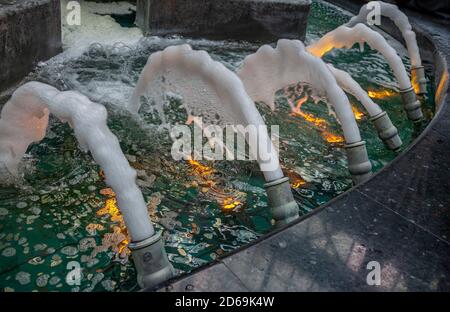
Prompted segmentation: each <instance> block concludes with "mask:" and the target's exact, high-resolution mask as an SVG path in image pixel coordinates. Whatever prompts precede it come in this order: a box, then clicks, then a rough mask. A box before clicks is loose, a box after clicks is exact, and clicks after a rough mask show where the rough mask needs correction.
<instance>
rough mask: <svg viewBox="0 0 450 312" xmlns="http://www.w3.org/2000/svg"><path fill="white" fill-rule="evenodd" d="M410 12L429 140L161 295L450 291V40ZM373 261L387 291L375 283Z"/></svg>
mask: <svg viewBox="0 0 450 312" xmlns="http://www.w3.org/2000/svg"><path fill="white" fill-rule="evenodd" d="M339 2H340V3H341V4H344V5H345V7H346V8H349V6H347V4H348V5H350V4H351V1H342V0H339ZM350 8H351V7H350ZM354 8H357V9H359V6H354ZM406 13H407V14H408V16H409V18H410V20H411V22H412V23H413V26H414V28H415V30H416V32H417V34H418V38H419V45H420V47H421V48H422V49H423V50H422V51H421V53H422V55H426V56H429V58H428V59H427V58H425V61H426V62H427V69H428V70H431V71H433V72H434V76H435V81H434V87H435V89H436V96H435V99H436V107H437V110H436V115H435V117H434V119H433V120H432V121H431V123H430V124H429V125H428V127H427V128H426V129H425V130H424V131H423V133H422V134H421V135H420V136H419V137H418V138H417V139H416V140H415V141H414V142H413V143H412V144H411V145H410V146H409V148H408V149H407V150H405V151H404V152H403V153H402V154H401V155H399V156H398V157H397V158H396V159H395V160H394V161H392V162H391V163H390V164H388V165H387V166H386V167H385V168H383V169H382V170H381V171H379V172H378V173H377V174H376V175H374V177H373V178H371V179H370V180H369V181H367V182H366V183H363V184H361V185H358V186H357V187H354V188H352V189H351V190H349V191H347V192H346V193H344V194H342V195H341V196H339V197H337V198H335V199H333V200H332V201H331V202H329V203H327V204H326V205H324V206H322V207H319V208H317V209H316V210H315V211H313V212H312V213H311V214H309V215H306V216H305V217H303V218H302V219H300V220H299V221H297V222H294V223H292V224H289V225H287V226H286V227H284V228H282V229H279V230H276V231H274V232H272V233H270V234H268V235H266V236H264V237H262V238H261V239H259V240H257V241H255V242H253V243H252V244H250V245H248V246H244V247H242V248H240V249H238V250H236V251H235V252H233V253H231V254H229V255H227V256H225V257H223V258H221V259H219V260H218V261H216V262H215V263H213V264H211V265H209V266H206V267H203V268H200V269H198V270H196V271H194V272H192V273H191V274H187V275H184V276H181V277H179V278H177V279H174V280H172V281H169V282H168V283H167V284H165V285H163V286H162V287H160V288H159V289H158V291H216V292H226V291H233V290H236V289H238V290H240V291H242V289H243V288H244V289H245V290H247V291H449V290H450V261H449V260H450V197H449V196H448V190H449V188H450V178H449V177H450V158H449V157H448V155H449V154H450V135H449V134H450V97H449V96H448V93H449V92H448V66H447V64H449V62H450V34H449V32H448V25H446V23H445V22H444V23H443V22H442V20H433V19H431V18H428V17H424V16H423V15H419V14H417V13H413V12H409V11H406ZM385 30H387V31H388V32H389V27H387V28H386V29H385ZM371 261H377V262H378V263H379V264H380V266H381V285H379V286H369V285H368V284H367V275H368V273H369V272H370V270H367V264H368V263H369V262H371ZM218 280H220V281H223V280H227V284H222V283H217V281H218Z"/></svg>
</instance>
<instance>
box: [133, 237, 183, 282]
mask: <svg viewBox="0 0 450 312" xmlns="http://www.w3.org/2000/svg"><path fill="white" fill-rule="evenodd" d="M128 248H130V250H131V255H132V256H133V261H134V265H135V266H136V270H137V273H138V277H137V280H138V284H139V286H140V287H141V288H152V287H155V286H157V285H158V284H160V283H162V282H164V281H166V280H168V279H170V278H171V277H173V276H174V275H175V272H174V270H173V267H172V265H171V264H170V262H169V259H168V258H167V254H166V250H165V249H164V242H163V240H162V237H161V232H158V233H155V234H154V235H153V236H152V237H149V238H147V239H146V240H143V241H140V242H137V243H130V244H129V245H128Z"/></svg>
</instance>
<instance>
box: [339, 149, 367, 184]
mask: <svg viewBox="0 0 450 312" xmlns="http://www.w3.org/2000/svg"><path fill="white" fill-rule="evenodd" d="M344 147H345V150H346V152H347V162H348V170H349V171H350V173H351V175H352V179H353V183H354V184H359V183H361V182H364V181H366V180H368V179H369V178H370V177H371V176H372V164H371V163H370V160H369V156H367V150H366V142H365V141H359V142H356V143H351V144H346V145H345V146H344Z"/></svg>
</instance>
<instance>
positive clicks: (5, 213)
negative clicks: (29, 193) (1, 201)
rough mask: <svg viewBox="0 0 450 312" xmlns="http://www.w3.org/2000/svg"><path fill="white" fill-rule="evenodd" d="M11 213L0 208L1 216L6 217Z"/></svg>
mask: <svg viewBox="0 0 450 312" xmlns="http://www.w3.org/2000/svg"><path fill="white" fill-rule="evenodd" d="M8 213H9V211H8V209H6V208H0V216H6V215H7V214H8Z"/></svg>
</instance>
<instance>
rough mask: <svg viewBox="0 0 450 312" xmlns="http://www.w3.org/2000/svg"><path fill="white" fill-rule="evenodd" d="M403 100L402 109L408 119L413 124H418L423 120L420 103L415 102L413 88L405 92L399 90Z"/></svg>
mask: <svg viewBox="0 0 450 312" xmlns="http://www.w3.org/2000/svg"><path fill="white" fill-rule="evenodd" d="M400 94H401V96H402V100H403V108H404V110H405V111H406V115H407V116H408V119H409V120H411V121H413V122H419V121H421V120H422V118H423V114H422V110H421V108H420V102H419V101H418V100H417V97H416V94H415V93H414V88H413V87H411V88H409V89H406V90H400Z"/></svg>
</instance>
